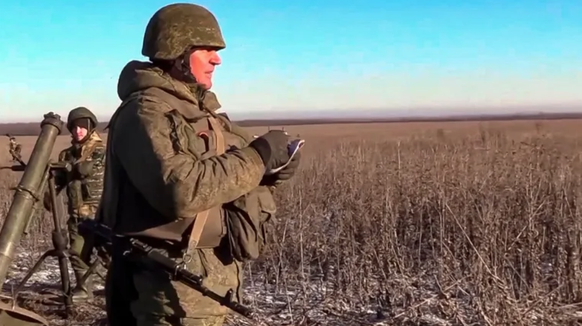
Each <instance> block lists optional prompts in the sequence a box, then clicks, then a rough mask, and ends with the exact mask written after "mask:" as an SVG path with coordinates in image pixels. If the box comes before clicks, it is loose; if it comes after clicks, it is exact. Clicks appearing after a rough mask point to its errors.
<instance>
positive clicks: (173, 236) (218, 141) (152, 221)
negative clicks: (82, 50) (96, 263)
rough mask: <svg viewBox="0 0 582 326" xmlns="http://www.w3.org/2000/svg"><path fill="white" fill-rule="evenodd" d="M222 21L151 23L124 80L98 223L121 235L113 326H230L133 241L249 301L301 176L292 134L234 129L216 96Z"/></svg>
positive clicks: (179, 7) (213, 305)
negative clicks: (250, 284) (285, 201)
mask: <svg viewBox="0 0 582 326" xmlns="http://www.w3.org/2000/svg"><path fill="white" fill-rule="evenodd" d="M225 46H226V45H225V42H224V39H223V36H222V32H221V30H220V27H219V25H218V22H217V20H216V18H215V17H214V15H213V14H212V13H211V12H210V11H208V10H207V9H205V8H203V7H201V6H198V5H195V4H171V5H167V6H165V7H163V8H161V9H159V10H158V11H157V12H156V13H155V14H154V15H153V16H152V17H151V19H150V21H149V23H148V25H147V27H146V30H145V36H144V40H143V48H142V54H143V55H144V56H146V57H148V58H149V61H148V62H142V61H131V62H129V63H128V64H127V65H126V66H125V67H124V68H123V70H122V71H121V74H120V76H119V81H118V87H117V92H118V96H119V98H120V99H121V101H122V103H121V104H120V106H119V107H118V109H117V110H116V112H115V113H114V115H113V117H112V118H111V120H110V123H109V126H108V129H109V132H108V139H107V160H108V163H107V167H106V170H105V181H104V190H103V200H102V202H101V207H100V210H99V211H100V213H99V217H98V218H99V221H100V222H101V223H103V224H105V225H107V226H109V227H111V228H112V230H113V232H114V233H116V234H117V235H119V236H120V237H115V241H114V243H113V254H112V259H111V264H110V266H109V270H108V275H107V281H106V301H107V315H108V321H109V323H110V325H112V326H116V325H128V324H129V325H138V326H146V325H148V326H150V325H151V326H153V325H189V326H192V325H222V324H223V322H224V318H225V316H226V315H227V314H228V312H229V311H228V310H227V308H226V307H224V306H221V305H220V304H219V303H218V302H215V301H213V300H212V299H210V298H208V297H205V296H203V295H202V294H201V293H199V292H197V291H195V290H193V289H191V288H189V287H187V286H186V285H184V284H181V283H179V282H176V281H174V280H171V279H170V278H168V276H167V275H165V274H164V273H162V272H161V271H159V270H156V268H155V266H151V265H149V264H148V263H147V262H146V261H143V260H141V259H140V258H135V257H134V258H131V257H130V256H129V257H128V256H125V255H123V253H124V252H126V249H127V248H128V243H127V237H124V236H130V237H139V238H140V240H142V241H143V242H146V243H148V244H149V245H151V246H153V247H155V248H159V249H162V250H163V251H164V252H165V253H166V254H167V255H168V256H169V257H171V258H172V259H174V260H176V261H177V262H179V263H183V264H185V265H186V266H187V268H188V269H189V270H190V271H191V272H193V273H196V274H198V275H201V276H203V277H204V284H205V285H206V286H207V287H208V288H209V289H210V290H212V291H214V292H217V293H219V294H221V295H225V294H226V293H227V291H228V290H231V289H232V290H233V291H234V294H235V299H237V300H239V301H240V299H241V295H242V292H241V287H242V271H243V266H242V264H243V262H244V261H247V260H249V259H255V258H257V257H258V255H259V254H260V252H261V249H262V247H263V245H264V240H265V234H266V229H265V224H266V223H267V222H268V221H269V220H270V219H271V218H272V216H273V215H274V213H275V211H276V205H275V202H274V199H273V195H272V191H275V190H276V189H277V187H279V185H280V184H281V183H283V182H284V181H286V180H288V179H289V178H291V177H292V176H293V173H294V171H295V169H296V168H297V167H298V165H299V157H300V156H297V157H296V158H294V159H293V160H292V162H291V164H289V165H288V166H287V167H286V168H285V169H283V170H282V171H280V172H279V173H278V174H275V175H271V174H269V175H268V176H265V174H266V171H269V170H271V169H273V168H276V167H279V166H282V165H283V164H284V163H286V162H288V161H289V159H290V157H289V153H288V148H287V147H288V142H289V139H288V136H287V134H286V133H285V132H283V131H270V132H268V133H266V134H264V135H261V136H259V137H257V138H256V139H255V138H253V137H252V135H250V134H248V133H247V132H246V131H245V130H243V129H242V128H241V127H239V126H237V125H236V124H235V123H233V122H231V121H230V120H229V119H228V117H227V116H226V115H225V114H223V113H218V112H217V111H218V109H219V108H220V107H221V105H220V104H219V102H218V99H217V97H216V95H215V94H214V93H213V92H211V91H210V89H211V87H212V77H213V74H214V72H215V69H216V67H217V66H218V65H220V63H221V59H220V57H219V55H218V52H219V51H220V50H222V49H224V48H225Z"/></svg>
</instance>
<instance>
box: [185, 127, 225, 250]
mask: <svg viewBox="0 0 582 326" xmlns="http://www.w3.org/2000/svg"><path fill="white" fill-rule="evenodd" d="M208 122H210V127H211V128H212V130H214V134H215V137H214V139H215V140H216V144H215V145H216V154H217V155H221V154H223V153H224V151H225V147H226V146H225V143H224V134H223V133H222V130H221V129H220V125H219V123H218V121H217V120H216V118H214V117H213V116H210V117H208ZM209 213H210V209H208V210H205V211H203V212H200V213H198V214H196V218H195V219H194V226H193V227H192V232H191V233H190V240H189V244H188V247H189V248H192V249H194V248H196V246H197V245H198V242H199V241H200V236H201V235H202V230H203V229H204V225H205V224H206V220H207V219H208V214H209Z"/></svg>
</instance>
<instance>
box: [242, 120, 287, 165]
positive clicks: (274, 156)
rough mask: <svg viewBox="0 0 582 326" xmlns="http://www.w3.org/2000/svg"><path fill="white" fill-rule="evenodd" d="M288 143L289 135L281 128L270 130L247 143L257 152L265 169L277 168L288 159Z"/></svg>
mask: <svg viewBox="0 0 582 326" xmlns="http://www.w3.org/2000/svg"><path fill="white" fill-rule="evenodd" d="M288 145H289V136H288V135H287V134H286V133H285V132H284V131H283V130H271V131H269V132H268V133H266V134H264V135H262V136H261V137H259V138H257V139H255V140H253V141H252V142H251V143H250V144H249V146H250V147H252V148H254V149H255V150H256V151H257V153H259V156H260V157H261V159H262V160H263V163H264V164H265V168H266V171H268V170H271V169H275V168H278V167H280V166H282V165H283V164H285V163H287V161H289V149H288V148H287V147H288Z"/></svg>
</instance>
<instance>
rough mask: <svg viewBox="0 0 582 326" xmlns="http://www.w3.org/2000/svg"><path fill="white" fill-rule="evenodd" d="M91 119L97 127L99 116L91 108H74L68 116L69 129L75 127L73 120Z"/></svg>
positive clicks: (94, 126)
mask: <svg viewBox="0 0 582 326" xmlns="http://www.w3.org/2000/svg"><path fill="white" fill-rule="evenodd" d="M83 118H85V119H89V121H91V124H92V125H93V128H96V127H97V125H98V123H99V122H98V121H97V117H96V116H95V115H94V114H93V112H91V110H89V109H87V108H86V107H83V106H80V107H78V108H74V109H72V110H71V112H69V116H68V117H67V129H69V130H71V128H72V127H73V122H74V121H75V120H78V119H83Z"/></svg>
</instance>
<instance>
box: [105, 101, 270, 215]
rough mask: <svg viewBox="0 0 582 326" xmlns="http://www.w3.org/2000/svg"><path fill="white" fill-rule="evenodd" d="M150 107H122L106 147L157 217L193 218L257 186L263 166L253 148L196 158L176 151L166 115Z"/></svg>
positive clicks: (175, 144)
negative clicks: (157, 214)
mask: <svg viewBox="0 0 582 326" xmlns="http://www.w3.org/2000/svg"><path fill="white" fill-rule="evenodd" d="M152 106H153V105H152ZM152 106H148V105H147V103H146V104H145V105H144V104H143V103H140V104H137V103H136V104H134V105H128V106H126V108H125V109H124V110H123V111H121V112H120V114H119V116H118V118H117V119H116V120H117V121H116V123H115V126H114V128H115V129H114V130H112V131H111V132H110V136H111V137H113V138H112V140H111V142H110V146H112V153H113V155H115V157H116V159H117V160H118V161H119V162H120V163H121V165H122V167H123V170H124V171H125V172H126V174H127V176H128V178H129V180H130V181H131V183H132V184H133V186H135V188H136V189H137V190H138V191H139V192H140V193H141V194H142V195H143V196H144V198H145V200H147V201H148V203H150V205H152V206H153V207H154V208H155V209H156V210H158V211H159V212H160V213H161V214H162V215H165V216H168V217H169V218H185V217H192V216H194V215H195V214H197V213H199V212H201V211H204V210H206V209H209V208H211V207H213V206H217V205H221V204H224V203H227V202H230V201H233V200H234V199H236V198H238V197H240V196H242V195H244V194H246V193H247V192H249V191H251V190H252V189H254V188H255V187H257V186H258V185H259V182H260V180H261V178H262V177H263V174H264V164H263V162H262V160H261V158H260V156H259V155H258V153H257V152H256V151H255V150H254V149H253V148H251V147H245V148H242V149H237V150H233V151H229V152H227V153H225V154H222V155H218V156H213V157H209V158H207V159H203V160H198V159H197V158H196V157H194V156H193V155H190V154H186V153H185V152H184V151H183V150H181V148H180V146H181V145H180V142H179V141H176V138H175V135H174V133H173V129H172V126H171V124H170V120H169V118H168V117H166V113H164V112H163V111H162V110H161V109H160V108H158V107H152ZM193 136H195V135H193ZM172 139H174V141H173V140H172Z"/></svg>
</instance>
